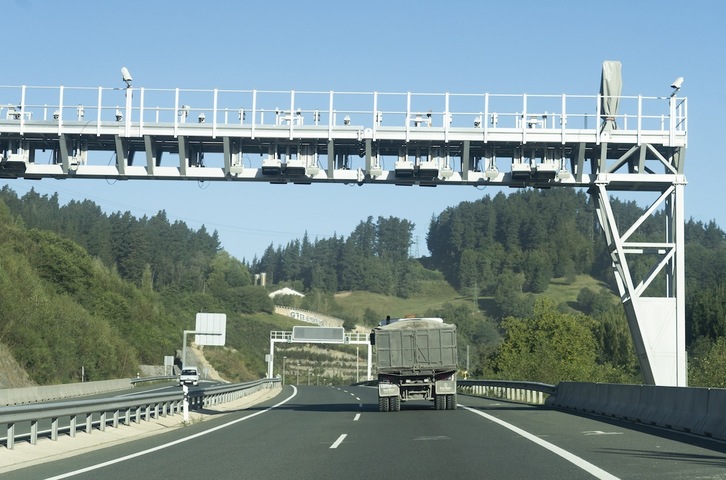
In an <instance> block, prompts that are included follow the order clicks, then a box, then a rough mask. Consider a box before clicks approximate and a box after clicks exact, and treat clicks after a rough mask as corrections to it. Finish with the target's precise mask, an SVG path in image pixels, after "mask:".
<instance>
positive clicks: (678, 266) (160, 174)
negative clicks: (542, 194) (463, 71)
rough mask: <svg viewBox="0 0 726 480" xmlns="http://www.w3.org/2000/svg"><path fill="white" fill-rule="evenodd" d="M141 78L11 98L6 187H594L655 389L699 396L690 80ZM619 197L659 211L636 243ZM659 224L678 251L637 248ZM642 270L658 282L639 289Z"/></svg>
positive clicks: (609, 69)
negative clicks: (224, 81)
mask: <svg viewBox="0 0 726 480" xmlns="http://www.w3.org/2000/svg"><path fill="white" fill-rule="evenodd" d="M127 74H128V71H125V72H124V78H123V79H124V81H125V82H126V84H125V86H120V87H116V88H106V87H88V88H86V87H79V88H77V87H65V86H60V87H32V86H26V85H22V86H0V178H3V177H4V178H25V179H42V178H58V179H68V178H75V179H119V180H121V179H123V180H135V179H147V180H196V181H230V182H235V181H236V182H250V181H252V182H269V183H275V184H279V183H292V184H311V183H345V184H359V185H366V184H389V185H419V186H447V185H470V186H487V185H491V186H508V187H535V188H555V187H582V188H586V189H588V191H589V192H590V194H591V195H592V196H593V197H594V199H595V200H596V205H597V212H598V215H599V220H600V224H601V227H602V229H603V230H604V232H605V236H606V240H607V242H608V246H609V248H610V253H611V257H612V261H613V265H614V271H615V276H616V279H617V282H618V286H619V293H620V295H621V299H622V302H623V304H624V306H625V310H626V313H627V317H628V321H629V323H630V328H631V332H632V334H633V338H634V340H635V345H636V350H637V354H638V356H639V359H640V363H641V367H642V369H643V372H644V374H645V378H646V381H647V382H649V383H653V384H659V385H685V384H686V369H685V365H686V360H685V312H684V310H685V307H684V298H685V295H684V275H683V261H684V257H683V244H684V240H683V225H684V211H683V188H684V185H685V183H686V181H685V176H684V160H685V149H686V144H687V130H688V128H687V127H688V123H687V119H688V117H687V101H686V99H685V98H682V97H679V96H677V95H676V94H677V93H678V89H679V88H680V81H677V82H676V83H674V85H673V87H674V88H673V92H672V95H666V96H659V97H646V96H641V95H638V96H622V95H621V79H620V69H619V64H617V62H605V64H604V65H603V79H602V82H601V86H600V91H599V92H598V93H595V94H592V95H567V94H559V95H528V94H516V95H504V94H492V93H472V94H461V93H412V92H399V93H388V92H375V91H374V92H333V91H266V90H221V89H214V90H191V89H180V88H174V89H158V88H144V87H140V88H139V87H134V86H132V83H131V78H130V75H127ZM614 191H636V192H649V193H651V194H653V196H654V198H653V203H652V204H651V205H650V207H648V208H647V210H646V212H645V213H644V215H643V216H642V217H641V218H640V219H638V220H637V221H636V222H634V223H633V224H632V225H630V226H626V227H624V228H623V226H621V225H618V224H617V222H616V221H615V218H614V216H613V213H612V211H611V208H610V202H609V198H608V195H609V192H614ZM656 211H663V212H665V217H666V222H667V225H666V228H665V237H664V238H662V239H659V240H657V241H646V242H643V241H639V242H636V241H633V240H632V237H634V233H635V232H636V231H637V230H638V228H639V227H640V226H641V225H642V223H643V222H644V221H645V220H646V219H647V218H648V217H649V216H650V215H652V214H653V213H654V212H656ZM543 215H546V212H543ZM623 230H624V231H623ZM635 237H636V238H637V235H635ZM629 255H649V256H650V257H649V258H653V262H652V264H653V267H652V268H651V271H650V272H648V273H646V274H645V275H641V276H640V277H638V276H635V275H633V273H632V272H631V271H630V268H629V267H628V261H627V257H628V256H629ZM659 276H661V278H663V281H659V282H656V284H658V285H660V284H663V285H665V286H664V287H663V288H662V289H661V290H663V291H659V292H656V293H655V294H654V293H653V292H652V290H653V288H650V289H649V287H650V286H651V284H653V280H654V279H656V278H658V277H659ZM646 290H647V292H646Z"/></svg>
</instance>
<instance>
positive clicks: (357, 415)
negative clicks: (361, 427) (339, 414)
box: [353, 413, 360, 422]
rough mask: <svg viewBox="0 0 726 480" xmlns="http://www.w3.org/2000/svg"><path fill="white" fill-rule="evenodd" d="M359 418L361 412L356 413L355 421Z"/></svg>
mask: <svg viewBox="0 0 726 480" xmlns="http://www.w3.org/2000/svg"><path fill="white" fill-rule="evenodd" d="M358 419H360V413H356V414H355V418H354V419H353V421H354V422H357V421H358Z"/></svg>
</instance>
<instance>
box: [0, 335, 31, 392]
mask: <svg viewBox="0 0 726 480" xmlns="http://www.w3.org/2000/svg"><path fill="white" fill-rule="evenodd" d="M35 385H36V383H35V382H34V381H33V380H31V379H30V376H28V374H27V372H26V371H25V370H24V369H23V367H21V366H20V364H19V363H18V362H16V361H15V359H14V358H13V356H12V354H11V353H10V349H9V348H8V347H6V346H5V345H4V344H2V343H0V388H23V387H32V386H35Z"/></svg>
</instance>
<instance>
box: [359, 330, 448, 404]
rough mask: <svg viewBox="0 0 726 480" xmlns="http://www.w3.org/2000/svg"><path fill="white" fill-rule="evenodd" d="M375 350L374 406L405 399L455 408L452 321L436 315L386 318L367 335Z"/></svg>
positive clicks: (404, 400) (397, 402)
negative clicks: (375, 389) (375, 393)
mask: <svg viewBox="0 0 726 480" xmlns="http://www.w3.org/2000/svg"><path fill="white" fill-rule="evenodd" d="M370 342H371V345H373V346H375V350H376V368H377V370H378V411H379V412H396V411H399V410H400V409H401V403H403V402H407V401H409V400H428V401H431V402H433V404H434V407H435V409H436V410H456V368H457V358H456V354H457V352H456V325H453V324H448V323H444V320H443V319H441V318H419V317H415V318H396V319H391V318H390V317H389V318H386V319H385V320H382V321H381V322H380V323H379V325H378V326H377V327H376V328H374V329H373V331H372V332H371V334H370Z"/></svg>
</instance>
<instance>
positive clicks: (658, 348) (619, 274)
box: [590, 175, 688, 387]
mask: <svg viewBox="0 0 726 480" xmlns="http://www.w3.org/2000/svg"><path fill="white" fill-rule="evenodd" d="M674 178H675V180H674V183H673V185H671V186H670V187H669V188H667V189H666V191H664V192H662V193H661V195H660V196H659V197H658V199H657V200H656V201H655V202H654V203H653V204H652V205H651V206H650V208H648V209H647V210H646V211H645V212H644V214H643V215H642V216H641V217H640V218H639V219H638V220H637V221H636V222H635V223H634V224H633V225H632V226H631V227H630V228H628V229H627V231H626V232H625V233H623V234H620V232H619V230H618V225H617V223H616V221H615V217H614V215H613V212H612V209H611V207H610V200H609V197H608V191H607V182H605V181H604V182H596V186H595V187H594V188H593V189H591V191H590V193H591V194H592V195H593V197H594V198H595V200H596V205H597V214H598V217H599V220H600V225H601V227H602V228H603V231H604V233H605V238H606V240H607V245H608V248H609V251H610V256H611V258H612V261H613V268H614V273H615V279H616V281H617V284H618V290H619V293H620V298H621V300H622V302H623V306H624V307H625V313H626V316H627V320H628V325H629V327H630V332H631V334H632V337H633V342H634V343H635V351H636V354H637V355H638V360H639V362H640V367H641V370H642V371H643V376H644V378H645V382H646V383H647V384H651V385H661V386H683V387H685V386H687V385H688V381H687V372H686V338H685V336H686V327H685V325H686V320H685V273H684V264H685V262H684V245H685V240H684V235H683V230H684V226H685V222H684V208H683V195H684V186H685V179H684V178H683V176H682V175H675V176H674ZM661 206H664V213H665V217H666V225H665V238H664V241H663V242H630V241H629V238H630V237H631V236H632V235H633V233H635V232H636V231H637V229H638V227H639V226H640V225H641V224H642V223H643V222H644V221H645V220H646V219H647V218H649V217H650V215H651V214H652V213H653V212H654V211H655V210H656V209H657V208H658V207H661ZM643 254H649V255H651V256H654V257H655V258H656V259H657V260H656V261H655V262H654V264H653V266H652V268H651V270H650V272H649V273H648V274H647V275H646V276H645V277H644V278H643V279H641V280H640V281H637V280H635V279H634V278H633V276H632V272H631V269H630V268H629V266H628V261H627V255H643ZM663 271H665V283H666V285H665V291H664V292H663V293H662V296H647V297H646V296H644V293H645V291H646V290H647V288H648V287H649V286H650V284H651V282H652V281H653V280H654V278H655V277H656V276H657V275H658V274H659V273H661V272H663ZM649 293H650V292H649Z"/></svg>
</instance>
